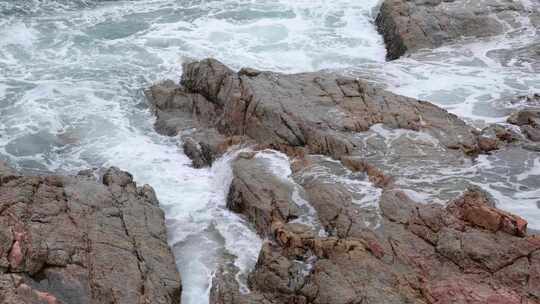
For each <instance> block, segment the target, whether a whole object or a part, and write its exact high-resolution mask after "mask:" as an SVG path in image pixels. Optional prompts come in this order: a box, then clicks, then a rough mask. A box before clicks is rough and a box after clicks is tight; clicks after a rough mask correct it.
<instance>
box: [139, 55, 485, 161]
mask: <svg viewBox="0 0 540 304" xmlns="http://www.w3.org/2000/svg"><path fill="white" fill-rule="evenodd" d="M147 96H148V97H149V100H150V102H151V103H152V105H153V108H154V109H155V112H156V115H157V121H156V128H157V129H158V130H159V131H161V132H163V133H166V134H169V135H173V134H177V133H179V132H181V133H182V134H188V136H192V134H195V135H196V136H195V137H194V140H190V141H184V144H185V145H186V143H187V144H188V145H189V146H190V147H195V148H194V149H193V148H190V149H188V155H195V157H194V159H195V162H196V163H197V164H198V163H204V162H205V160H211V159H212V158H213V157H212V155H213V154H214V153H217V152H219V151H220V148H222V147H224V146H227V144H226V141H225V138H226V137H231V136H237V137H238V136H243V137H248V138H250V139H252V140H254V141H255V142H257V143H258V144H260V145H265V146H269V147H272V148H276V149H284V148H285V149H289V148H291V147H292V148H303V149H306V150H307V152H308V153H317V154H325V155H330V156H332V157H334V158H336V159H340V158H342V157H344V156H350V155H365V154H368V153H369V151H368V150H369V147H367V146H366V141H365V140H364V139H362V138H359V137H358V134H359V133H361V132H367V131H369V130H370V128H371V127H373V126H375V125H382V126H384V127H385V128H388V129H406V130H410V131H415V132H421V133H425V134H427V135H429V136H431V137H433V138H434V139H435V140H438V141H439V142H440V143H441V145H442V147H443V149H444V150H445V151H447V152H448V153H449V154H455V153H454V152H452V151H459V150H461V151H463V152H465V153H468V154H474V153H478V152H481V150H482V149H481V146H480V145H479V138H478V136H477V135H476V133H475V130H474V129H473V128H471V127H469V126H468V125H467V124H465V122H463V121H462V120H460V119H459V118H458V117H457V116H455V115H453V114H450V113H448V112H447V111H445V110H443V109H441V108H439V107H437V106H435V105H433V104H431V103H429V102H425V101H419V100H415V99H411V98H407V97H403V96H399V95H395V94H393V93H390V92H387V91H384V90H381V89H378V88H376V87H374V86H372V85H370V84H369V83H367V82H364V81H360V80H355V79H349V78H343V77H337V76H335V75H331V74H325V73H306V74H295V75H285V74H279V73H272V72H261V71H256V70H252V69H243V70H241V71H240V72H238V73H236V72H234V71H232V70H231V69H229V68H228V67H226V66H225V65H223V64H222V63H220V62H218V61H216V60H213V59H206V60H202V61H199V62H194V63H190V64H186V65H185V66H184V74H183V76H182V81H181V85H180V86H174V85H173V84H172V83H166V84H165V85H164V84H158V85H155V86H153V87H152V88H150V89H149V90H148V92H147ZM193 128H195V131H193ZM207 133H210V134H213V135H211V136H210V135H207ZM200 134H206V135H200ZM193 150H195V151H196V152H195V153H193V152H191V151H193ZM200 155H202V157H200ZM460 155H462V154H460ZM448 158H451V157H450V156H449V157H448ZM200 159H202V160H203V161H199V160H200ZM206 163H209V161H206Z"/></svg>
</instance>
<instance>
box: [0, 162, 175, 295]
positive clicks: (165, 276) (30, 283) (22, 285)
mask: <svg viewBox="0 0 540 304" xmlns="http://www.w3.org/2000/svg"><path fill="white" fill-rule="evenodd" d="M180 293H181V283H180V276H179V274H178V271H177V270H176V267H175V263H174V258H173V255H172V253H171V251H170V249H169V247H168V245H167V236H166V230H165V225H164V215H163V211H162V210H161V209H160V208H159V206H158V201H157V199H156V196H155V194H154V191H153V189H152V188H151V187H150V186H148V185H145V186H143V187H137V185H136V184H135V183H134V182H133V179H132V177H131V175H130V174H129V173H126V172H123V171H120V170H118V169H116V168H110V169H108V170H107V171H106V173H105V174H104V176H103V179H102V182H97V181H96V179H95V177H94V176H93V175H92V173H91V172H86V173H84V172H83V173H80V174H79V175H78V176H72V177H71V176H70V177H67V176H21V175H17V174H16V173H14V172H13V171H12V170H9V169H7V167H5V166H3V165H2V166H0V303H6V304H8V303H10V304H11V303H13V304H14V303H36V304H37V303H40V304H41V303H48V304H53V303H66V304H67V303H80V304H84V303H96V304H97V303H126V304H128V303H129V304H133V303H163V304H166V303H180Z"/></svg>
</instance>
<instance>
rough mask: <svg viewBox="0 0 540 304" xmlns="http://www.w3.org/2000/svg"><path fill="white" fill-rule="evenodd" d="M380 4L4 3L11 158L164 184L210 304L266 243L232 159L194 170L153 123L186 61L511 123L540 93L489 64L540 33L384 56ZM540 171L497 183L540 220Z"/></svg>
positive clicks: (194, 274) (177, 232) (182, 244)
mask: <svg viewBox="0 0 540 304" xmlns="http://www.w3.org/2000/svg"><path fill="white" fill-rule="evenodd" d="M378 2H379V1H378V0H366V1H360V2H359V1H353V0H335V1H326V0H309V1H308V0H297V1H293V0H273V1H271V0H258V1H255V0H220V1H217V0H216V1H211V0H206V1H204V0H181V1H179V0H139V1H97V0H69V1H68V0H51V1H40V0H18V1H14V0H0V37H1V38H0V71H1V73H0V115H1V117H2V119H1V120H0V159H3V160H7V161H8V162H9V163H10V164H12V165H14V166H16V167H17V168H18V169H20V170H22V171H25V172H38V173H42V172H57V173H74V172H76V171H78V170H81V169H85V168H88V167H101V166H111V165H114V166H118V167H121V168H122V169H125V170H128V171H130V172H131V173H133V174H134V176H135V178H136V180H137V181H138V182H140V183H149V184H151V185H152V186H153V187H154V188H155V189H156V192H157V194H158V197H159V199H160V202H161V204H162V206H163V208H164V210H165V212H166V218H167V225H168V228H169V236H170V244H171V246H172V247H173V249H174V254H175V256H176V258H177V264H178V268H179V269H180V270H181V272H182V275H183V284H184V292H183V303H188V304H201V303H207V302H208V289H209V286H210V280H211V277H212V273H213V272H214V271H215V270H216V265H217V264H218V263H219V261H220V260H221V259H223V257H224V256H232V257H233V259H234V263H235V264H236V266H237V267H238V268H239V269H240V270H241V272H240V276H244V277H245V273H247V271H248V270H249V268H250V267H252V265H253V264H254V262H255V260H256V258H257V254H258V248H259V247H260V242H261V240H259V239H258V238H257V236H256V234H255V233H254V231H253V230H252V229H251V228H250V227H249V225H247V224H246V223H244V221H243V220H242V219H241V218H240V217H238V216H236V215H234V214H232V213H230V212H228V211H227V210H226V209H225V207H224V206H225V198H226V193H227V190H228V183H229V182H230V178H231V177H230V174H231V173H230V160H231V157H232V155H229V156H227V157H224V158H223V159H221V160H220V161H218V162H217V163H216V164H215V165H214V166H213V167H212V168H211V169H203V170H195V169H193V168H191V167H190V166H189V160H188V159H187V157H186V156H185V155H184V154H183V152H182V151H181V148H179V146H178V139H176V138H166V137H162V136H159V135H157V134H156V133H155V132H154V130H153V128H152V121H153V118H152V115H151V113H150V112H149V111H148V108H147V106H146V103H145V99H144V96H143V94H142V89H143V88H145V87H148V86H149V85H150V84H152V83H153V82H156V81H158V80H161V79H165V78H170V79H174V80H178V78H179V76H180V75H181V63H182V62H183V61H185V60H186V59H190V58H197V59H200V58H204V57H216V58H217V59H219V60H221V61H223V62H224V63H226V64H229V65H231V66H232V67H234V68H240V67H242V66H251V67H254V68H259V69H267V70H274V71H280V72H304V71H315V70H319V69H333V70H339V71H341V72H343V73H347V74H351V75H357V76H363V77H364V76H365V77H368V78H370V79H373V80H375V81H379V82H381V83H384V84H387V85H388V87H389V88H390V89H391V90H394V91H396V92H398V93H401V94H405V95H409V96H412V97H422V98H426V99H429V100H433V101H434V102H436V103H438V104H439V105H442V106H444V107H446V108H448V109H449V110H451V111H452V112H454V113H457V114H459V115H461V116H463V117H465V118H468V119H471V120H474V122H475V123H477V122H478V121H479V120H481V121H482V122H493V121H501V120H503V119H504V117H505V116H506V115H507V111H506V110H505V109H504V108H503V109H500V108H497V107H496V106H493V104H495V105H497V102H498V101H499V100H501V98H503V97H507V96H513V95H517V94H522V93H528V92H529V91H530V90H540V87H539V86H540V76H539V75H540V74H539V73H535V72H534V71H532V70H531V69H530V68H527V67H520V66H502V65H500V64H498V63H497V62H488V60H486V59H485V58H487V57H486V53H487V52H488V51H489V50H492V49H496V48H504V47H507V46H508V45H509V44H510V43H514V44H520V43H521V44H523V43H526V42H530V41H533V40H532V39H534V36H533V34H531V33H528V32H526V33H524V34H523V35H521V36H519V37H518V38H513V40H505V39H502V38H501V39H498V40H497V39H495V40H493V42H490V44H485V45H487V46H486V47H484V46H482V47H480V46H479V45H475V44H469V45H465V46H455V47H446V48H441V49H440V50H438V51H437V52H439V53H440V54H442V55H441V56H437V59H434V58H433V57H430V56H428V55H422V54H420V55H418V56H415V57H411V58H405V59H402V60H398V61H396V62H392V63H385V62H384V58H385V50H384V46H383V42H382V38H381V37H380V36H379V35H378V34H377V32H376V30H375V27H374V26H373V20H374V18H375V15H376V6H377V3H378ZM482 45H484V44H482ZM445 54H446V55H445ZM456 54H458V55H456ZM443 55H445V56H443ZM464 58H467V60H465V59H464ZM471 58H479V59H478V60H482V59H484V61H482V62H483V63H484V64H480V65H475V64H474V62H477V61H475V60H476V59H474V60H473V59H471ZM460 60H461V61H460ZM473 61H474V62H473ZM486 109H487V110H486ZM497 162H498V159H497V158H495V159H490V157H486V158H485V159H483V160H481V162H480V163H479V164H478V167H482V166H483V168H484V169H485V170H487V171H489V170H492V171H493V172H497V169H496V168H498V167H497V166H495V165H494V164H495V163H497ZM509 163H510V162H507V164H509ZM539 165H540V161H539V160H538V155H537V154H536V156H535V155H534V154H532V153H531V154H530V155H524V156H523V165H519V166H520V167H519V168H511V169H508V171H511V176H509V177H508V180H507V181H501V183H502V186H504V187H506V188H508V187H515V188H516V189H520V186H523V185H527V189H528V190H527V191H523V192H519V193H520V194H517V193H518V192H516V191H517V190H516V191H510V192H508V191H506V190H504V189H505V188H504V187H502V186H501V187H502V188H501V187H498V188H497V187H496V185H495V184H493V183H492V184H491V186H493V187H494V189H498V190H497V191H498V192H494V193H499V197H501V200H516V201H517V203H516V204H515V206H517V207H515V208H514V209H513V210H512V211H515V212H518V213H519V214H521V215H523V216H525V217H526V218H527V219H529V220H533V222H532V223H531V225H536V227H539V226H540V217H538V213H539V212H538V208H536V206H532V205H534V202H535V201H538V199H537V198H538V197H539V196H540V195H539V194H538V192H537V190H535V188H534V185H535V180H538V176H539V175H540V173H539V169H538V168H539V167H538V166H539ZM490 166H495V167H490ZM513 166H516V165H515V164H514V165H513ZM493 168H495V169H493ZM516 176H517V177H516ZM478 183H480V184H481V185H484V186H485V183H483V182H482V180H479V181H478ZM490 183H491V180H490ZM536 189H538V188H536ZM535 191H536V192H535ZM509 193H510V194H509ZM422 195H423V194H422ZM520 202H522V203H520ZM240 280H241V281H242V280H245V278H240Z"/></svg>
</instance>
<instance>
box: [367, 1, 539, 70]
mask: <svg viewBox="0 0 540 304" xmlns="http://www.w3.org/2000/svg"><path fill="white" fill-rule="evenodd" d="M529 15H531V16H529ZM529 18H533V16H532V14H531V13H530V12H529V11H528V10H527V9H526V8H525V7H524V6H523V5H522V4H521V3H520V2H519V1H506V0H482V1H466V0H451V1H446V0H385V1H383V3H382V5H381V9H380V12H379V15H378V16H377V19H376V24H377V27H378V30H379V32H380V33H381V35H383V38H384V41H385V43H386V49H387V58H388V59H389V60H393V59H397V58H399V57H401V56H402V55H404V54H406V53H411V52H414V51H417V50H420V49H424V48H428V49H431V48H436V47H439V46H442V45H444V44H447V43H452V42H455V41H457V40H459V39H460V38H463V37H473V38H482V37H489V36H494V35H499V34H503V33H505V32H506V31H509V30H515V29H519V28H520V27H521V26H522V23H521V22H522V21H521V20H523V19H529Z"/></svg>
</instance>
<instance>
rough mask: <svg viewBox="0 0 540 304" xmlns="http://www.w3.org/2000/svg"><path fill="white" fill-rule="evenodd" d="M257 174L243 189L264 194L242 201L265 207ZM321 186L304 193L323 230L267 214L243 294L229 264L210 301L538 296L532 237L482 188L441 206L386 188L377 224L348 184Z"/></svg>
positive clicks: (532, 299) (537, 247)
mask: <svg viewBox="0 0 540 304" xmlns="http://www.w3.org/2000/svg"><path fill="white" fill-rule="evenodd" d="M246 161H249V160H246V159H244V160H243V162H246ZM242 174H243V173H242ZM266 178H268V177H266ZM262 179H265V178H264V177H262V178H259V180H257V181H254V180H252V179H250V180H249V187H254V186H256V185H258V186H259V187H261V188H264V189H266V190H265V191H263V192H264V197H267V198H266V199H264V198H263V199H262V200H253V199H252V198H248V199H245V200H243V202H242V204H245V205H255V206H258V205H260V204H261V202H266V206H268V207H270V206H271V202H272V199H270V198H271V197H273V194H274V193H279V190H277V189H275V187H273V186H268V187H266V188H265V184H263V183H261V182H262ZM324 185H325V183H320V184H317V185H315V186H313V187H312V188H311V189H308V188H309V185H308V188H306V191H307V192H308V193H311V195H310V203H311V204H312V206H313V207H314V208H315V209H316V211H317V214H318V216H319V217H320V220H321V223H323V224H324V227H325V229H326V230H327V232H328V234H329V236H327V237H320V236H318V235H317V234H315V233H314V232H313V230H312V229H311V227H308V226H305V225H301V224H291V223H290V222H289V223H286V222H287V220H285V221H283V218H279V217H278V218H273V219H272V224H271V225H270V226H266V227H267V228H268V229H270V230H271V234H270V236H269V237H270V240H269V241H267V242H266V243H265V244H264V246H263V248H262V250H261V252H260V255H259V259H258V262H257V265H256V267H255V269H254V270H253V272H252V273H251V275H250V276H249V279H248V283H249V286H250V288H251V293H249V294H242V293H240V292H239V291H238V284H237V283H236V281H235V280H234V271H230V270H229V271H221V272H219V273H218V275H217V276H216V277H215V279H214V284H213V288H212V293H211V303H219V304H229V303H230V304H232V303H268V304H269V303H276V304H277V303H317V304H324V303H332V304H335V303H343V304H346V303H396V304H398V303H441V304H442V303H486V304H487V303H515V304H518V303H540V297H539V291H540V290H539V289H538V286H540V285H539V284H538V282H539V281H538V280H539V279H540V273H539V270H540V258H539V257H540V238H539V237H538V236H528V235H527V231H526V227H527V223H526V221H524V220H523V219H522V218H520V217H517V216H514V215H511V214H509V213H507V212H503V211H501V210H498V209H496V208H495V207H494V206H493V202H492V201H491V199H490V197H489V196H488V195H487V194H486V193H484V192H482V191H480V190H478V189H470V190H469V191H467V192H466V193H465V194H463V195H462V196H460V197H459V198H457V199H455V200H453V201H451V202H449V203H448V204H447V206H446V207H444V206H441V205H438V204H427V205H423V204H419V203H416V202H414V201H412V200H411V199H409V198H408V197H407V195H405V194H404V193H403V192H401V191H399V190H395V189H387V190H384V192H383V194H382V197H381V199H380V211H381V215H382V218H381V223H380V225H379V226H377V227H376V228H370V227H368V226H367V225H366V224H364V223H363V222H362V221H356V220H355V218H358V217H359V214H361V213H363V212H365V210H362V209H359V208H358V207H357V206H355V205H354V204H352V203H350V201H349V203H347V196H348V195H350V194H349V193H347V191H348V190H347V189H345V188H340V187H336V186H335V185H331V184H326V187H324ZM273 189H274V190H275V191H274V190H273ZM236 200H239V199H238V198H237V199H236ZM243 210H247V209H246V208H244V209H243ZM251 213H252V214H254V213H253V212H251ZM266 213H271V212H270V211H267V212H266ZM248 218H249V219H250V220H253V216H251V217H249V216H248ZM254 222H255V223H256V222H257V221H254Z"/></svg>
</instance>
